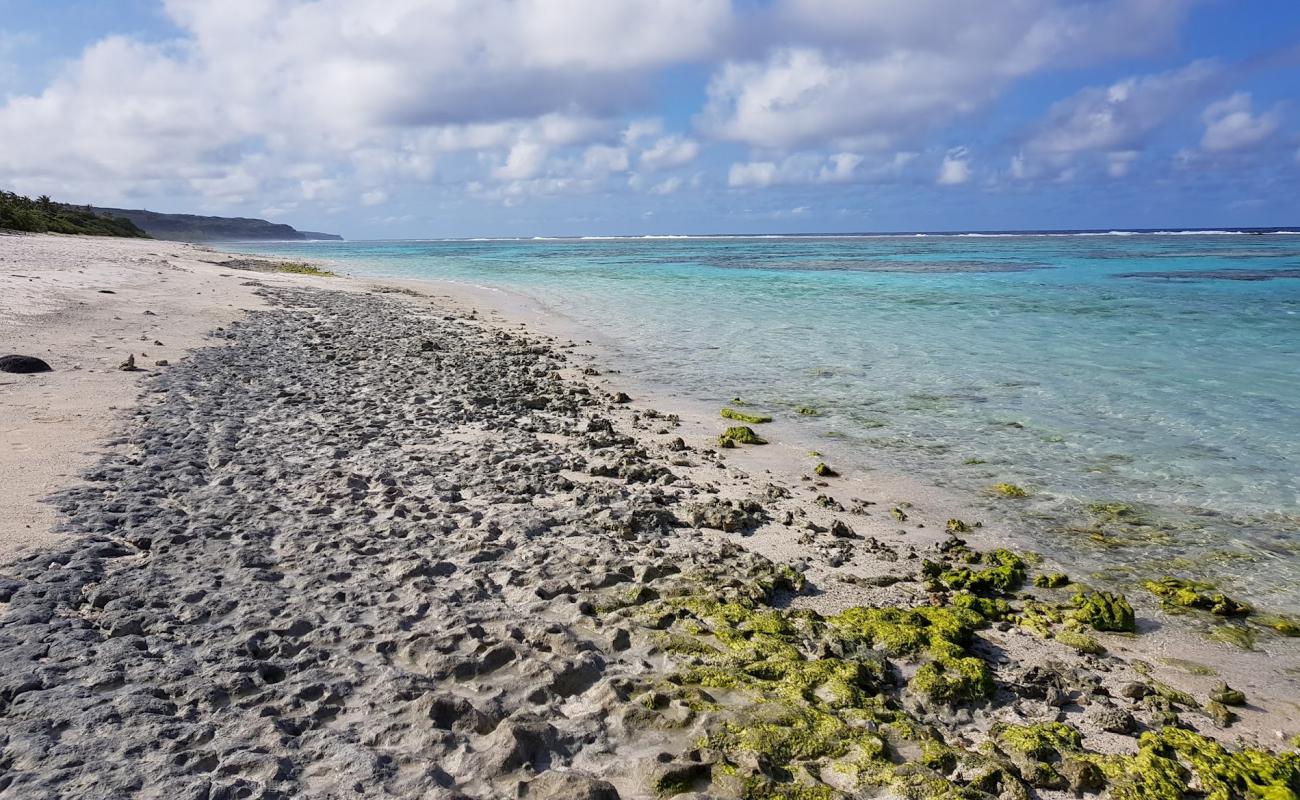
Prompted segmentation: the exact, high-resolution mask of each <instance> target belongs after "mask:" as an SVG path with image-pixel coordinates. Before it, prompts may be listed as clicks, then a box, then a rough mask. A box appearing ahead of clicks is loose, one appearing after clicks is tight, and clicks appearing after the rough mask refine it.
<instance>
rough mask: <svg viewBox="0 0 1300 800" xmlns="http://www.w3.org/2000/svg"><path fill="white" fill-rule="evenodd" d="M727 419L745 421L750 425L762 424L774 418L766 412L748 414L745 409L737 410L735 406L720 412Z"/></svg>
mask: <svg viewBox="0 0 1300 800" xmlns="http://www.w3.org/2000/svg"><path fill="white" fill-rule="evenodd" d="M719 413H720V414H721V415H722V417H724V418H725V419H734V420H735V421H737V422H744V423H748V424H750V425H762V424H763V423H764V422H771V421H772V418H771V417H769V416H766V415H764V414H746V413H745V412H744V411H737V410H736V409H734V408H724V409H722V411H721V412H719Z"/></svg>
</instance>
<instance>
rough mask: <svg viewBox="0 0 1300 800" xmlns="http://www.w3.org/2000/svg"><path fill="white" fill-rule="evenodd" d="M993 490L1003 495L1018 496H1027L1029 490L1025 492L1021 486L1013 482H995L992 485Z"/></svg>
mask: <svg viewBox="0 0 1300 800" xmlns="http://www.w3.org/2000/svg"><path fill="white" fill-rule="evenodd" d="M993 491H994V492H996V493H997V494H1000V495H1002V496H1003V497H1017V498H1019V497H1028V496H1029V492H1026V491H1025V490H1024V489H1023V488H1022V487H1020V486H1017V485H1015V484H1014V483H995V484H994V485H993Z"/></svg>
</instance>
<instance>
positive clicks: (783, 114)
mask: <svg viewBox="0 0 1300 800" xmlns="http://www.w3.org/2000/svg"><path fill="white" fill-rule="evenodd" d="M1188 5H1189V3H1188V2H1186V1H1185V0H1109V2H1093V3H1070V2H1059V1H1058V0H1007V2H1003V3H999V4H997V6H996V8H992V7H990V6H988V5H986V4H980V3H963V2H951V0H881V1H880V2H873V3H870V4H864V3H860V2H852V0H783V2H779V3H777V7H776V9H775V11H774V12H773V13H774V15H775V17H776V20H777V24H775V25H774V26H773V27H774V29H775V30H778V31H780V35H781V36H782V37H783V38H784V39H790V40H795V41H798V42H800V44H798V45H794V44H789V43H785V42H781V43H778V45H777V46H775V47H773V48H772V49H771V50H770V51H769V52H768V53H766V54H765V55H764V56H763V57H760V58H751V59H740V60H731V61H728V62H727V63H726V64H724V65H723V67H722V68H721V69H720V70H719V71H718V72H717V73H716V74H715V75H714V77H713V79H712V81H711V82H710V84H709V88H708V102H707V105H706V107H705V109H704V112H703V114H702V115H701V124H702V126H703V127H704V128H705V129H706V130H708V131H709V132H711V133H712V134H713V135H715V136H717V137H719V138H722V139H728V140H734V141H739V142H745V143H748V144H751V145H754V146H757V147H764V148H778V149H790V148H797V147H801V146H807V145H811V144H824V143H835V144H840V145H849V146H852V147H854V148H856V149H863V148H866V147H870V146H873V145H874V146H877V147H888V146H891V145H893V144H895V143H896V142H898V141H900V140H901V139H904V138H906V137H909V136H914V135H915V134H916V133H917V132H918V131H927V130H932V129H934V128H937V127H938V126H940V125H942V124H944V123H946V122H948V121H950V120H951V119H952V118H953V117H955V116H958V115H961V114H963V113H967V112H970V111H973V110H975V109H977V108H979V107H981V106H983V105H985V104H987V103H988V102H989V101H990V100H992V99H993V98H994V97H996V96H997V95H998V94H1000V93H1001V92H1002V91H1003V90H1004V89H1005V88H1006V86H1007V85H1008V84H1009V83H1010V82H1011V81H1012V80H1014V79H1016V78H1019V77H1022V76H1024V75H1027V74H1030V73H1031V72H1034V71H1035V70H1038V69H1041V68H1043V67H1045V66H1047V65H1051V66H1062V65H1072V64H1083V63H1088V62H1091V61H1096V60H1099V59H1102V58H1106V57H1112V56H1115V55H1118V54H1124V55H1134V54H1138V53H1142V52H1149V51H1150V50H1151V49H1153V48H1157V47H1159V46H1161V44H1162V43H1164V42H1165V41H1167V40H1168V38H1169V37H1170V35H1171V34H1172V33H1173V32H1174V31H1175V30H1177V27H1178V24H1179V23H1180V22H1181V20H1182V17H1183V16H1184V15H1185V13H1186V8H1187V7H1188Z"/></svg>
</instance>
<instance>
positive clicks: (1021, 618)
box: [1009, 600, 1065, 639]
mask: <svg viewBox="0 0 1300 800" xmlns="http://www.w3.org/2000/svg"><path fill="white" fill-rule="evenodd" d="M1009 619H1010V620H1011V621H1012V622H1014V623H1016V624H1017V625H1019V626H1021V627H1022V628H1026V629H1028V630H1030V631H1032V632H1033V633H1035V634H1037V635H1038V636H1041V637H1042V638H1044V639H1046V638H1048V637H1050V636H1051V635H1052V629H1053V627H1054V626H1056V625H1058V624H1060V623H1061V622H1063V621H1064V620H1065V616H1064V615H1063V614H1062V613H1061V610H1060V608H1059V607H1058V606H1056V605H1054V604H1050V603H1040V602H1038V601H1037V600H1027V601H1025V602H1024V603H1023V604H1021V607H1020V610H1019V611H1018V612H1017V613H1015V614H1013V615H1012V616H1011V617H1009Z"/></svg>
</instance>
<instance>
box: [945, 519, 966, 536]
mask: <svg viewBox="0 0 1300 800" xmlns="http://www.w3.org/2000/svg"><path fill="white" fill-rule="evenodd" d="M944 527H945V528H946V529H947V531H948V533H970V529H971V528H970V526H969V525H967V524H966V523H965V522H963V521H962V520H959V519H950V520H948V522H947V523H945V524H944Z"/></svg>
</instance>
